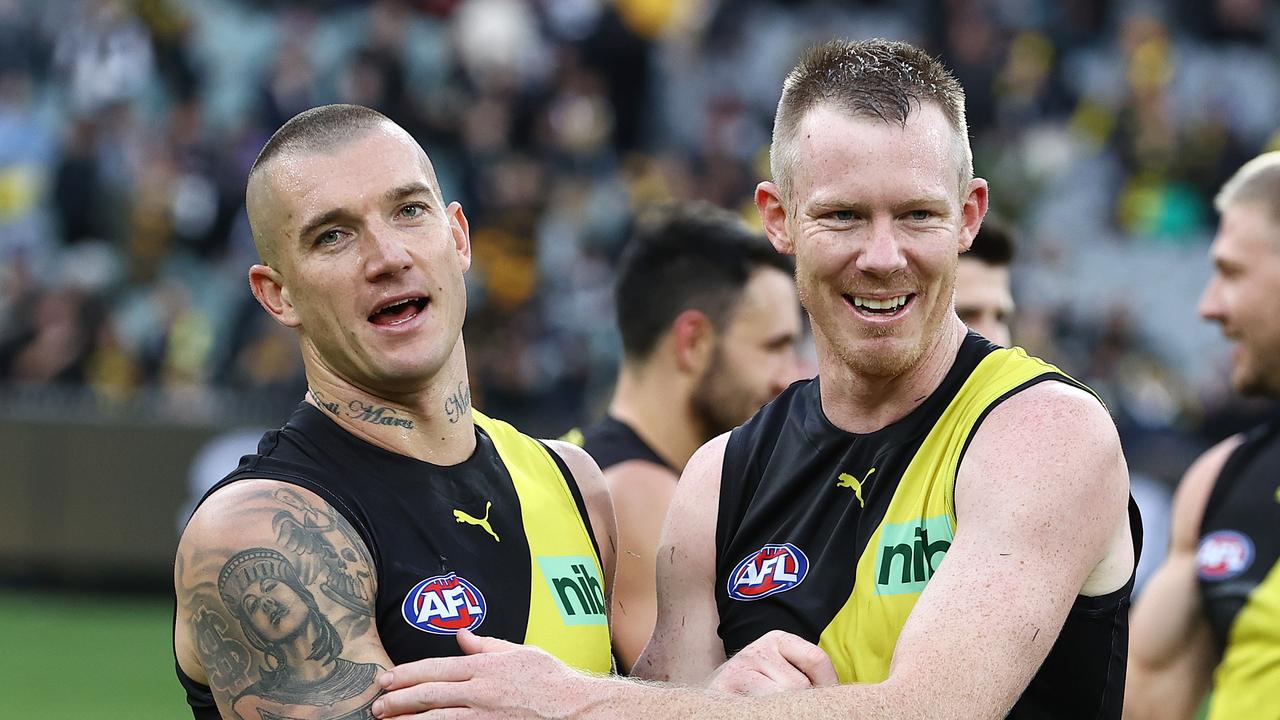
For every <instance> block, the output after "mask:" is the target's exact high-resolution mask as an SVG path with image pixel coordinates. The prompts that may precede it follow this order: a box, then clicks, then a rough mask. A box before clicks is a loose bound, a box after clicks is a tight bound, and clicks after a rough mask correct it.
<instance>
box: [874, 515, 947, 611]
mask: <svg viewBox="0 0 1280 720" xmlns="http://www.w3.org/2000/svg"><path fill="white" fill-rule="evenodd" d="M954 537H955V533H954V531H953V530H952V529H951V521H950V520H949V519H948V518H947V517H946V516H945V515H935V516H934V517H931V518H923V519H921V520H916V521H913V522H905V523H886V524H885V526H884V529H883V530H881V532H880V554H879V555H878V556H877V557H876V594H877V595H906V594H910V593H918V592H920V591H921V590H924V586H925V585H926V584H927V583H928V582H929V578H931V577H933V574H934V573H935V572H937V571H938V566H939V565H941V564H942V560H943V558H945V557H946V556H947V551H948V550H950V549H951V540H952V538H954Z"/></svg>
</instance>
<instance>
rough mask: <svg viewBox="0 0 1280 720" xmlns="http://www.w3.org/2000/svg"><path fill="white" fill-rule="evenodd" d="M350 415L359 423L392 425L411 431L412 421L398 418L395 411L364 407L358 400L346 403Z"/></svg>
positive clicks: (379, 406)
mask: <svg viewBox="0 0 1280 720" xmlns="http://www.w3.org/2000/svg"><path fill="white" fill-rule="evenodd" d="M348 407H349V408H350V412H351V414H350V415H349V417H351V418H354V419H356V420H359V421H361V422H367V423H372V424H374V425H394V426H396V427H402V428H405V429H406V430H412V429H413V421H412V420H410V419H408V418H402V417H398V416H397V415H396V411H395V410H393V409H391V408H389V407H386V406H385V405H366V404H364V403H362V402H360V401H359V400H352V401H351V402H350V403H348Z"/></svg>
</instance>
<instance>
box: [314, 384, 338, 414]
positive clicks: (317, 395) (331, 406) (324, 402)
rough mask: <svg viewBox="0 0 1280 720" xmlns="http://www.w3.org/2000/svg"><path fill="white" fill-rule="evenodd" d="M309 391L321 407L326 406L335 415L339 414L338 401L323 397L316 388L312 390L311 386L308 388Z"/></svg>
mask: <svg viewBox="0 0 1280 720" xmlns="http://www.w3.org/2000/svg"><path fill="white" fill-rule="evenodd" d="M307 391H308V392H310V393H311V397H312V398H314V399H315V401H316V403H317V404H319V405H320V407H322V408H324V409H325V410H328V411H329V412H330V413H332V414H334V415H338V414H339V412H338V403H336V402H334V401H332V400H329V399H328V398H323V397H321V396H320V393H318V392H316V391H315V390H312V389H311V388H307Z"/></svg>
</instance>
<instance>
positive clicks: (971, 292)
mask: <svg viewBox="0 0 1280 720" xmlns="http://www.w3.org/2000/svg"><path fill="white" fill-rule="evenodd" d="M1012 262H1013V237H1012V236H1011V235H1010V234H1009V230H1008V229H1007V228H1006V227H1005V225H1004V223H1002V222H1000V221H999V220H997V219H995V218H993V217H991V216H987V217H986V218H985V219H984V220H983V221H982V228H981V229H979V230H978V234H977V235H976V236H975V237H974V238H973V245H971V246H970V247H969V250H968V251H966V252H965V253H964V254H963V255H961V256H960V261H959V263H958V264H957V265H956V314H957V315H959V316H960V319H961V320H963V321H964V324H965V325H968V326H969V327H970V328H971V329H973V330H976V331H977V332H978V334H979V335H981V336H983V337H985V338H986V339H988V340H990V341H991V342H993V343H995V344H997V345H1003V346H1005V347H1009V346H1010V345H1011V344H1012V337H1013V335H1012V332H1011V331H1010V329H1009V328H1010V325H1011V324H1012V322H1013V310H1014V304H1013V284H1012V282H1011V280H1010V275H1009V266H1010V264H1011V263H1012Z"/></svg>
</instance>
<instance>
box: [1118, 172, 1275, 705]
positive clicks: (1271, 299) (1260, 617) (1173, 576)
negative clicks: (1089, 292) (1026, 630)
mask: <svg viewBox="0 0 1280 720" xmlns="http://www.w3.org/2000/svg"><path fill="white" fill-rule="evenodd" d="M1215 205H1216V206H1217V209H1218V212H1219V213H1220V214H1221V218H1222V219H1221V224H1220V225H1219V228H1218V235H1217V237H1216V238H1214V240H1213V245H1212V246H1211V247H1210V248H1209V256H1210V258H1211V259H1212V261H1213V276H1212V277H1211V278H1210V280H1209V284H1208V287H1206V288H1205V290H1204V295H1203V296H1202V297H1201V299H1200V314H1201V316H1203V317H1204V318H1206V319H1208V320H1211V321H1213V322H1216V323H1218V324H1219V325H1221V326H1222V332H1223V334H1224V335H1225V336H1226V337H1227V339H1229V340H1230V341H1231V343H1232V345H1233V348H1232V355H1231V361H1232V369H1231V382H1232V384H1233V385H1234V386H1235V388H1236V390H1238V391H1240V392H1241V393H1243V394H1245V395H1253V396H1262V397H1269V398H1277V397H1280V315H1277V313H1276V299H1277V298H1278V297H1280V152H1270V153H1266V154H1264V155H1261V156H1259V157H1257V158H1254V159H1253V160H1252V161H1250V162H1249V163H1247V164H1245V165H1244V167H1242V168H1240V170H1239V171H1237V172H1236V174H1235V175H1234V176H1233V177H1232V178H1231V179H1230V180H1228V181H1227V183H1226V184H1225V185H1224V186H1223V187H1222V191H1221V192H1220V193H1219V194H1218V197H1217V198H1216V200H1215ZM1278 478H1280V418H1273V419H1272V420H1270V421H1268V422H1266V423H1264V424H1263V425H1261V426H1259V427H1256V428H1254V429H1253V430H1250V431H1249V432H1246V433H1243V434H1241V435H1235V436H1232V437H1230V438H1228V439H1226V440H1224V441H1223V442H1221V443H1219V444H1217V445H1216V446H1214V447H1212V448H1210V449H1209V450H1208V451H1206V452H1205V453H1204V455H1201V456H1200V458H1199V459H1197V460H1196V462H1195V463H1193V464H1192V465H1191V467H1190V468H1189V469H1188V470H1187V472H1186V475H1185V476H1184V477H1183V479H1182V482H1181V483H1180V484H1179V486H1178V491H1177V493H1176V494H1175V495H1174V501H1173V523H1172V530H1171V536H1172V537H1171V541H1170V547H1169V555H1168V557H1167V558H1166V560H1165V563H1164V564H1163V565H1162V566H1161V567H1160V569H1159V570H1157V571H1156V573H1155V574H1154V575H1152V577H1151V580H1150V581H1149V583H1148V584H1147V587H1146V589H1145V591H1144V592H1143V594H1142V597H1141V599H1140V600H1139V602H1138V605H1137V607H1136V608H1135V610H1134V617H1133V646H1132V652H1131V653H1130V661H1129V674H1130V682H1129V697H1128V699H1127V709H1128V714H1129V716H1131V717H1133V718H1138V719H1145V718H1161V719H1162V720H1163V719H1164V718H1169V719H1171V720H1176V719H1178V718H1190V717H1193V716H1194V715H1195V712H1196V710H1197V708H1199V706H1200V704H1201V703H1202V701H1203V700H1204V696H1205V694H1206V693H1207V692H1208V691H1209V689H1210V687H1212V689H1213V697H1212V700H1211V701H1210V704H1209V713H1208V717H1209V718H1210V720H1225V719H1226V718H1250V720H1275V719H1276V718H1280V701H1278V698H1280V695H1278V693H1280V569H1277V568H1280V479H1278Z"/></svg>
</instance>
